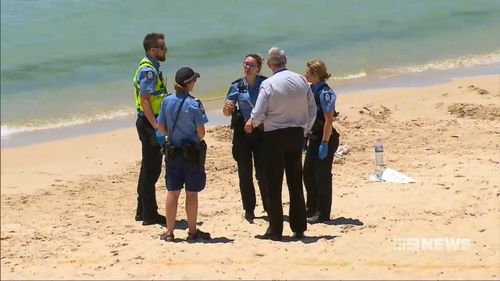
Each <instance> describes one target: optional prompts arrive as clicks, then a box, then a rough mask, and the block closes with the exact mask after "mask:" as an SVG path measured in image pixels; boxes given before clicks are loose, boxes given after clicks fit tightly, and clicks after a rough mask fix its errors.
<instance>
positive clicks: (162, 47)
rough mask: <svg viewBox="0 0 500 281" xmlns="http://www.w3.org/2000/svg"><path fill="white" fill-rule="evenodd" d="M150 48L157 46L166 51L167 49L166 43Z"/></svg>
mask: <svg viewBox="0 0 500 281" xmlns="http://www.w3.org/2000/svg"><path fill="white" fill-rule="evenodd" d="M151 48H158V49H162V50H164V51H166V50H167V46H166V45H159V46H153V47H151Z"/></svg>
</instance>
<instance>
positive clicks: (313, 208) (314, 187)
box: [304, 129, 339, 220]
mask: <svg viewBox="0 0 500 281" xmlns="http://www.w3.org/2000/svg"><path fill="white" fill-rule="evenodd" d="M321 140H322V136H320V135H312V136H311V138H310V139H309V146H308V147H307V152H306V157H305V160H304V185H305V187H306V192H307V204H306V206H307V215H308V216H312V215H314V214H315V213H316V212H319V217H320V218H321V219H324V220H330V213H331V209H332V165H333V156H334V154H335V151H337V148H338V147H339V134H338V133H337V131H336V130H335V129H333V130H332V135H331V136H330V139H329V141H328V154H327V156H326V158H325V159H323V160H321V159H319V157H318V148H319V146H320V144H321Z"/></svg>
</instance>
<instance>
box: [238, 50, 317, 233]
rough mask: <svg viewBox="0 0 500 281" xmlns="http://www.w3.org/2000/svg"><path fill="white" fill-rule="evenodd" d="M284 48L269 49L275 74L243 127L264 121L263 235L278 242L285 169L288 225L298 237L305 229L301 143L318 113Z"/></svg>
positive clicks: (309, 91) (261, 92) (280, 230)
mask: <svg viewBox="0 0 500 281" xmlns="http://www.w3.org/2000/svg"><path fill="white" fill-rule="evenodd" d="M286 63H287V58H286V54H285V51H283V50H282V49H280V48H277V47H273V48H271V49H270V50H269V51H268V58H267V66H268V67H269V68H270V69H271V70H272V72H273V76H271V77H270V78H268V79H266V80H264V82H262V84H261V86H260V91H259V96H258V98H257V102H256V104H255V107H254V109H253V110H252V114H251V118H250V119H249V120H248V122H247V123H246V124H245V131H246V132H251V131H252V128H254V127H257V126H259V125H260V124H262V123H263V124H264V138H263V154H264V155H263V157H264V162H265V164H264V171H265V177H264V178H265V182H266V184H267V186H268V188H269V201H270V208H269V228H268V229H267V231H266V233H265V234H264V235H263V237H262V238H265V239H271V240H276V241H280V240H281V239H282V237H283V207H282V199H281V195H282V184H283V172H285V173H286V178H287V184H288V191H289V194H290V210H289V218H290V228H291V229H292V231H293V233H294V237H296V238H298V239H300V238H302V237H304V231H306V230H307V221H306V206H305V200H304V191H303V188H302V146H303V142H304V135H305V134H306V133H307V132H309V131H310V130H311V127H312V125H313V123H314V120H315V118H316V103H315V101H314V95H313V93H312V91H311V87H310V86H309V85H308V84H307V81H306V79H305V78H304V77H303V76H301V75H299V74H297V73H295V72H292V71H290V70H288V69H287V68H286Z"/></svg>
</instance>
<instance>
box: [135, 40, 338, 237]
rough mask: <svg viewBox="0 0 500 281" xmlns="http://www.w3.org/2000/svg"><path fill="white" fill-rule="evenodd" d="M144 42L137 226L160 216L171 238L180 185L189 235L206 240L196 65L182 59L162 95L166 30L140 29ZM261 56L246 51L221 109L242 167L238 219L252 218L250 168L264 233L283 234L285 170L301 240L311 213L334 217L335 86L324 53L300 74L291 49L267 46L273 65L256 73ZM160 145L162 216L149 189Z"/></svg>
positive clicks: (319, 218) (293, 223)
mask: <svg viewBox="0 0 500 281" xmlns="http://www.w3.org/2000/svg"><path fill="white" fill-rule="evenodd" d="M144 50H145V52H146V55H145V57H144V58H143V59H142V60H141V62H140V63H139V68H138V70H137V71H136V74H135V76H134V85H135V99H136V108H137V113H138V118H137V122H136V127H137V132H138V135H139V139H140V141H141V144H142V162H141V170H140V175H139V182H138V187H137V193H138V196H137V212H136V217H135V218H136V220H137V221H141V220H142V223H143V225H150V224H166V227H167V231H166V232H165V233H164V234H162V235H161V239H163V240H165V241H169V242H171V241H175V238H174V228H175V218H176V213H177V202H178V198H179V194H180V191H181V189H182V188H185V189H186V214H187V219H188V236H187V240H188V241H189V240H196V239H210V234H209V233H207V232H203V231H201V230H199V229H197V227H196V222H197V213H198V193H199V192H200V191H202V190H203V189H204V188H205V185H206V173H205V155H206V144H205V143H204V141H203V137H204V136H205V127H204V124H205V123H207V122H208V119H207V116H206V114H205V111H204V109H203V105H202V103H201V101H200V100H199V99H197V98H195V97H194V96H192V95H191V93H192V91H193V89H194V86H195V83H196V80H197V79H198V78H200V74H198V73H196V72H195V71H194V70H193V69H191V68H189V67H182V68H180V69H179V70H178V71H177V72H176V75H175V82H176V84H175V94H171V95H168V94H167V90H166V87H165V80H164V78H163V76H162V73H161V71H160V68H159V67H160V65H159V62H160V61H164V60H165V57H166V53H167V47H166V44H165V37H164V35H163V34H159V33H151V34H148V35H146V37H145V38H144ZM263 63H264V59H263V58H262V57H261V56H260V55H258V54H248V55H247V56H245V58H244V60H243V73H244V77H242V78H239V79H237V80H236V81H234V82H232V83H231V86H230V87H229V91H228V93H227V96H226V100H225V102H224V106H223V110H222V111H223V114H224V115H225V116H231V128H232V129H233V148H232V155H233V158H234V160H235V161H236V163H237V166H238V177H239V188H240V193H241V201H242V204H243V209H244V218H245V219H246V220H247V221H249V222H253V220H254V219H255V207H256V192H255V187H254V181H253V174H254V169H255V176H256V179H257V183H258V186H259V190H260V195H261V198H262V206H263V208H264V211H265V212H266V213H267V215H268V218H269V227H268V229H267V231H266V232H265V234H264V235H262V238H264V239H271V240H275V241H280V240H282V238H283V206H282V183H283V174H285V175H286V178H287V185H288V190H289V195H290V208H289V223H290V227H291V230H292V231H293V233H294V237H295V238H298V239H300V238H303V237H304V232H305V231H306V230H307V223H308V222H309V223H321V222H325V221H328V220H330V215H331V205H332V172H331V171H332V165H333V156H334V153H335V151H336V149H337V147H338V145H339V134H338V132H337V131H336V130H335V129H334V128H333V126H332V123H333V119H334V117H335V116H336V115H337V114H338V113H337V112H336V111H335V101H336V94H335V93H334V92H333V90H332V89H331V88H330V87H329V86H328V84H327V83H326V80H327V79H328V78H329V77H330V74H329V73H328V72H327V69H326V66H325V64H324V63H323V62H322V61H320V60H311V61H309V62H308V63H307V66H306V72H305V77H304V76H302V75H300V74H297V73H295V72H292V71H290V70H288V69H287V68H286V65H287V57H286V54H285V51H284V50H282V49H280V48H277V47H273V48H271V49H270V50H269V51H268V53H267V60H266V64H267V66H268V67H269V69H270V70H271V71H272V73H273V75H272V76H271V77H269V78H268V77H265V76H262V75H259V73H260V71H261V69H262V65H263ZM165 136H166V138H165ZM305 142H307V143H308V144H307V145H306V143H305ZM304 147H306V148H305V149H306V156H305V160H304V165H302V153H303V149H304ZM163 154H164V155H165V163H166V177H165V179H166V188H167V191H168V192H167V199H166V218H165V217H164V216H162V215H160V214H158V211H157V209H158V207H157V204H156V198H155V183H156V181H157V180H158V178H159V175H160V173H161V168H162V155H163ZM303 183H304V186H305V189H306V192H307V197H306V198H307V200H306V198H304V192H303Z"/></svg>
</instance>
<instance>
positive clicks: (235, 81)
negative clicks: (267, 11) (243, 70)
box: [231, 78, 243, 84]
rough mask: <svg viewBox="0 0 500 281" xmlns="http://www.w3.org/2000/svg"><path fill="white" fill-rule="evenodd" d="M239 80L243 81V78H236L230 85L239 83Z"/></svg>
mask: <svg viewBox="0 0 500 281" xmlns="http://www.w3.org/2000/svg"><path fill="white" fill-rule="evenodd" d="M241 80H243V78H238V79H236V80H234V81H233V82H231V84H234V83H240V82H241Z"/></svg>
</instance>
